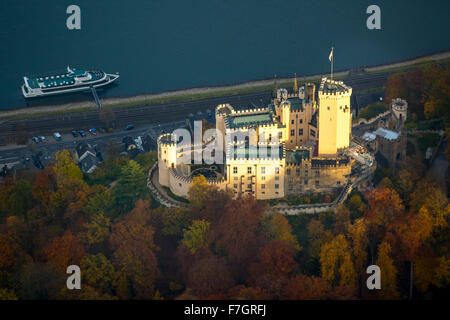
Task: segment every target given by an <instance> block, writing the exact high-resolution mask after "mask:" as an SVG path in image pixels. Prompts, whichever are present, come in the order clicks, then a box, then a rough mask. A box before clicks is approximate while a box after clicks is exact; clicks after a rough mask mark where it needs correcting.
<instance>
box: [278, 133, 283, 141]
mask: <svg viewBox="0 0 450 320" xmlns="http://www.w3.org/2000/svg"><path fill="white" fill-rule="evenodd" d="M278 139H280V141H281V139H283V132H278Z"/></svg>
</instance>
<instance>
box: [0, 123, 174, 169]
mask: <svg viewBox="0 0 450 320" xmlns="http://www.w3.org/2000/svg"><path fill="white" fill-rule="evenodd" d="M182 124H183V123H180V122H178V123H177V122H173V123H169V124H161V125H154V126H142V127H139V128H136V129H134V130H129V131H125V130H124V131H120V132H115V133H101V132H99V133H98V134H97V135H95V136H92V135H87V136H86V137H84V138H82V137H80V136H78V137H76V138H74V137H73V136H72V135H71V134H62V140H61V141H56V140H55V139H53V137H50V136H47V139H48V141H47V142H44V143H42V142H40V143H34V142H32V141H30V143H29V144H28V145H25V146H17V145H7V146H1V147H0V168H2V167H3V165H5V164H6V165H8V167H12V166H13V165H14V164H20V165H19V167H34V164H33V161H32V155H33V154H38V153H39V152H41V153H42V156H41V161H42V163H43V164H44V166H45V165H46V163H47V162H48V161H50V160H51V159H52V156H53V154H54V153H55V152H56V151H58V150H62V149H68V150H71V151H74V150H75V146H76V144H77V143H78V142H81V141H87V142H89V144H91V145H92V146H97V148H98V149H99V150H100V151H101V152H104V151H105V148H106V145H107V144H108V142H110V141H117V142H119V143H121V142H122V139H123V138H124V137H126V136H131V137H133V138H136V137H138V136H145V135H150V136H151V137H152V138H153V139H155V138H156V137H157V136H158V135H159V134H161V133H164V132H171V131H173V130H174V129H176V128H178V127H180V126H181V125H182Z"/></svg>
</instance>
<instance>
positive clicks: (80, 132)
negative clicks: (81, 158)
mask: <svg viewBox="0 0 450 320" xmlns="http://www.w3.org/2000/svg"><path fill="white" fill-rule="evenodd" d="M78 133H79V134H80V136H81V137H82V138H84V137H86V133H85V132H84V130H80V131H78Z"/></svg>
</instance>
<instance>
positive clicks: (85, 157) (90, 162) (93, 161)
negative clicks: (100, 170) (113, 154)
mask: <svg viewBox="0 0 450 320" xmlns="http://www.w3.org/2000/svg"><path fill="white" fill-rule="evenodd" d="M75 150H76V156H77V161H78V164H79V166H80V167H81V171H83V172H84V173H91V172H93V171H94V170H95V169H96V168H97V166H98V164H99V163H100V159H99V157H98V156H100V157H101V155H100V153H99V152H97V151H96V150H95V148H93V147H92V146H91V145H90V144H89V143H87V142H85V141H82V142H80V143H78V144H77V146H76V147H75Z"/></svg>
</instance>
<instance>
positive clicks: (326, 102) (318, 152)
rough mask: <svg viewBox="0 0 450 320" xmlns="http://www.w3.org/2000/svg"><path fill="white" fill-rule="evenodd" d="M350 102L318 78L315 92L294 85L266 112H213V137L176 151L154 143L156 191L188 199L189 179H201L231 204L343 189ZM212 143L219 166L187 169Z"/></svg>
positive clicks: (166, 138) (171, 138) (341, 89)
mask: <svg viewBox="0 0 450 320" xmlns="http://www.w3.org/2000/svg"><path fill="white" fill-rule="evenodd" d="M351 95H352V89H351V88H350V87H348V86H346V85H345V84H344V83H343V82H341V81H334V80H330V79H327V78H322V81H321V84H320V87H319V89H318V90H317V92H316V86H315V85H314V84H312V83H307V84H305V85H304V86H302V87H300V88H298V86H297V80H296V79H295V82H294V90H293V92H292V93H288V91H287V90H286V89H279V90H277V95H276V97H275V98H274V99H273V101H272V103H271V104H269V105H268V106H265V107H250V108H245V109H236V108H234V107H232V106H231V105H229V104H223V105H219V106H217V108H216V110H215V119H216V130H217V132H219V133H220V134H218V135H217V136H215V137H213V138H211V139H209V140H208V141H201V143H197V144H196V143H189V144H186V143H184V144H182V143H179V139H178V138H177V137H176V136H175V135H173V134H164V135H161V136H160V137H159V138H158V175H159V176H158V181H159V184H160V185H162V186H165V187H168V188H169V189H170V190H171V192H172V193H174V194H175V195H177V196H181V197H187V193H188V190H189V187H190V185H191V184H192V182H193V177H194V176H196V175H200V174H202V175H204V176H205V177H206V180H207V182H208V183H209V184H213V185H216V186H217V187H219V188H220V189H224V190H231V191H232V192H233V194H234V195H235V196H236V197H239V196H243V195H252V196H254V197H255V198H256V199H260V200H267V199H275V198H283V197H286V196H291V195H300V194H307V193H313V192H332V191H334V190H336V189H338V188H341V187H344V186H345V185H346V184H347V182H348V181H349V179H350V174H351V166H352V159H351V158H350V157H349V156H348V155H347V152H346V151H347V150H348V148H349V146H350V139H351V138H350V137H351V120H352V115H351V112H350V97H351ZM219 140H220V141H219ZM177 142H178V143H177ZM213 143H214V144H216V145H218V146H223V148H222V149H220V148H219V149H217V150H216V151H215V152H216V155H218V154H217V153H223V158H224V161H223V162H221V163H214V164H207V163H205V162H200V163H199V162H195V161H193V159H194V158H196V157H197V156H199V155H200V156H201V154H202V153H204V152H205V150H206V149H207V148H208V146H210V145H211V144H213ZM213 153H214V152H213ZM186 156H187V159H189V160H188V162H186ZM181 159H183V160H184V161H181Z"/></svg>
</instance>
